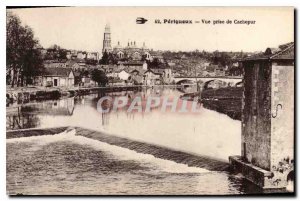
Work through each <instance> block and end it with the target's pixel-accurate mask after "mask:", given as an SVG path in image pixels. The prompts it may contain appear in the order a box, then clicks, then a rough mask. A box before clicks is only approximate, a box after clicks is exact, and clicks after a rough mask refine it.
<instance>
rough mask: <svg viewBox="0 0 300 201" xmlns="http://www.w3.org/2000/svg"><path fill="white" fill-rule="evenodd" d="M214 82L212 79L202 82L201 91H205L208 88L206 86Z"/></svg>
mask: <svg viewBox="0 0 300 201" xmlns="http://www.w3.org/2000/svg"><path fill="white" fill-rule="evenodd" d="M214 81H215V79H213V80H208V81H206V82H204V85H203V89H207V88H208V85H209V84H210V83H212V82H214Z"/></svg>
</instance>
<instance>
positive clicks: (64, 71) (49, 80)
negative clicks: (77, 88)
mask: <svg viewBox="0 0 300 201" xmlns="http://www.w3.org/2000/svg"><path fill="white" fill-rule="evenodd" d="M41 78H42V80H41V83H40V84H41V85H42V86H53V87H73V86H74V84H75V76H74V72H73V70H72V69H70V68H59V67H58V68H47V69H46V71H45V73H44V75H42V76H41Z"/></svg>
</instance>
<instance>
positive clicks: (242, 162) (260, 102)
mask: <svg viewBox="0 0 300 201" xmlns="http://www.w3.org/2000/svg"><path fill="white" fill-rule="evenodd" d="M242 62H243V67H244V79H243V84H244V92H243V101H242V141H241V142H242V146H241V147H242V151H241V156H230V157H229V161H230V164H231V167H232V169H233V170H235V171H237V172H240V173H242V174H243V175H244V176H245V178H246V179H248V180H249V181H251V182H253V183H254V184H256V185H258V186H259V187H261V188H262V189H265V190H267V191H268V190H270V191H271V192H278V191H281V190H284V191H285V190H286V189H287V190H290V191H293V183H294V44H291V45H290V46H288V47H286V48H285V49H283V50H282V51H280V52H279V53H276V54H272V52H271V49H270V48H268V49H267V50H266V52H265V53H264V55H261V56H259V57H254V58H250V59H246V60H243V61H242Z"/></svg>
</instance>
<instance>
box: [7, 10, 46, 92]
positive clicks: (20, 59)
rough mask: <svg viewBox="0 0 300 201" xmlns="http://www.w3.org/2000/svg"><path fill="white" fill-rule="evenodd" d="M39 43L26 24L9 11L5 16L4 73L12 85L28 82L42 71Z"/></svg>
mask: <svg viewBox="0 0 300 201" xmlns="http://www.w3.org/2000/svg"><path fill="white" fill-rule="evenodd" d="M39 47H40V45H39V43H38V40H36V39H35V38H34V34H33V31H32V29H31V28H30V27H28V26H23V25H21V20H20V19H19V17H17V16H16V15H14V14H12V13H11V12H7V18H6V63H7V64H6V73H7V78H9V79H10V84H11V86H12V87H14V86H15V85H17V86H23V85H24V84H25V85H27V84H29V83H30V80H31V79H32V77H33V76H36V75H38V74H40V73H42V71H43V61H42V56H41V53H40V51H39V49H38V48H39Z"/></svg>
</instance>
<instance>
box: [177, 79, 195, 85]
mask: <svg viewBox="0 0 300 201" xmlns="http://www.w3.org/2000/svg"><path fill="white" fill-rule="evenodd" d="M184 83H186V84H196V82H195V81H194V80H190V79H183V80H180V81H178V82H176V84H184Z"/></svg>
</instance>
